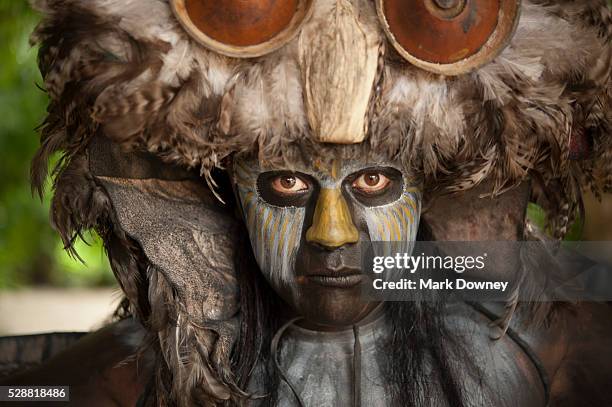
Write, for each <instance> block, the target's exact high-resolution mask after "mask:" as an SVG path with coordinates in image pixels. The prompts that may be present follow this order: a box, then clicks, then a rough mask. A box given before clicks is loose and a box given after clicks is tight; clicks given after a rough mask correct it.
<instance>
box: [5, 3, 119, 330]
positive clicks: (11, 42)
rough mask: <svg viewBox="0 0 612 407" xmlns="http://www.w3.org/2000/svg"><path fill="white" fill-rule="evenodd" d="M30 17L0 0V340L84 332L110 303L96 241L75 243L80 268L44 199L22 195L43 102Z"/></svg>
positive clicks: (20, 6) (110, 282) (109, 282)
mask: <svg viewBox="0 0 612 407" xmlns="http://www.w3.org/2000/svg"><path fill="white" fill-rule="evenodd" d="M37 20H38V17H37V16H36V14H35V13H34V12H33V11H32V10H31V9H30V7H29V6H28V2H27V1H26V0H0V38H2V41H0V61H1V62H0V151H2V158H1V159H0V179H1V181H0V335H6V334H21V333H28V332H37V331H48V330H68V331H70V330H88V329H91V328H93V327H94V326H95V325H96V324H99V323H101V322H102V321H103V320H104V318H106V317H107V315H108V314H109V313H111V312H112V310H113V308H114V304H116V302H117V299H118V294H117V293H115V289H114V287H115V279H114V277H113V275H112V273H111V271H110V267H109V265H108V261H107V260H106V258H105V256H104V253H103V250H102V247H101V244H100V240H99V239H98V238H97V236H91V235H89V236H86V240H87V244H86V243H83V242H79V243H78V244H77V251H78V253H79V255H80V256H81V257H82V258H83V260H84V264H83V263H81V262H79V261H76V260H74V259H72V258H70V257H69V256H68V255H67V254H66V253H65V252H64V251H63V250H62V242H61V240H60V239H59V237H58V236H57V234H56V233H55V232H54V231H53V230H52V229H51V227H50V226H49V198H50V194H48V193H47V194H46V195H45V197H44V199H43V200H42V201H41V200H40V199H39V198H38V197H35V196H33V194H32V192H31V190H30V186H29V165H30V164H29V161H30V159H31V157H32V156H33V154H34V152H35V151H36V149H37V147H38V134H37V132H36V130H35V128H36V127H37V126H38V125H39V124H40V123H41V122H42V120H43V117H44V114H45V109H46V103H47V96H46V94H45V93H44V92H43V91H41V90H40V89H39V88H38V86H40V85H41V83H42V80H41V78H40V73H39V72H38V68H37V65H36V52H37V51H36V49H34V48H32V47H31V46H30V45H29V42H28V37H29V35H30V33H31V32H32V30H33V28H34V26H35V25H36V22H37ZM49 189H50V185H49V186H48V187H47V191H49Z"/></svg>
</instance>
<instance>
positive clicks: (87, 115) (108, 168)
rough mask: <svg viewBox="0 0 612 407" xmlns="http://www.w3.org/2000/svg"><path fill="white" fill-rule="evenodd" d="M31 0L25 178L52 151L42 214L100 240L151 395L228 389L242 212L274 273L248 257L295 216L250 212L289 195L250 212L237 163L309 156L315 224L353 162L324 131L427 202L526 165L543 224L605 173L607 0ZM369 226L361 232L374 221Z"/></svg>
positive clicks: (233, 390)
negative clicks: (284, 218) (146, 346)
mask: <svg viewBox="0 0 612 407" xmlns="http://www.w3.org/2000/svg"><path fill="white" fill-rule="evenodd" d="M34 4H35V7H36V8H37V9H38V10H39V11H40V12H41V13H42V14H43V19H42V22H41V23H40V24H39V26H38V27H37V29H36V31H35V33H34V34H33V37H32V40H33V42H34V43H35V44H38V45H39V46H40V56H39V63H40V69H41V72H42V74H43V78H44V87H45V89H46V91H47V92H48V94H49V99H50V101H49V108H48V116H47V119H46V121H45V123H44V125H43V127H42V141H41V147H40V150H39V152H38V153H37V155H36V157H35V159H34V162H33V166H32V179H33V185H34V187H35V188H36V189H37V190H39V191H40V192H42V187H43V184H44V181H45V179H46V177H47V168H48V161H49V158H50V157H51V155H52V154H53V153H55V152H61V158H60V159H59V163H58V165H57V167H56V168H55V170H54V171H53V176H54V193H55V194H54V198H53V203H52V221H53V224H54V226H55V228H56V229H57V230H58V231H59V233H60V234H61V236H62V238H63V239H64V243H65V245H66V248H67V249H70V248H71V247H72V243H73V241H74V239H75V238H76V237H77V236H79V234H80V233H81V231H83V230H84V229H90V228H93V229H95V230H96V231H97V232H98V233H99V234H100V235H101V236H102V238H103V239H104V241H105V246H106V249H107V251H108V254H109V258H110V260H111V265H112V267H113V270H114V272H115V274H116V276H117V279H118V281H119V283H120V284H121V286H122V288H123V291H124V292H125V295H126V297H127V301H128V304H129V306H128V307H129V311H130V312H131V313H132V314H134V315H136V316H138V317H139V319H140V320H141V321H142V323H143V324H144V325H145V326H146V328H147V329H148V331H149V332H150V338H149V339H150V341H149V342H150V345H151V346H153V347H155V348H156V349H158V350H159V351H160V352H159V355H160V356H159V360H157V361H156V363H157V377H156V379H157V382H158V386H159V388H163V389H165V390H166V391H165V392H164V391H159V392H158V401H159V403H160V404H164V403H171V402H175V403H178V404H181V405H189V404H190V403H194V402H198V401H200V402H202V401H209V402H214V401H218V400H223V399H227V398H229V397H234V398H238V399H239V398H240V397H243V396H244V395H245V393H244V392H243V391H242V390H241V387H242V386H241V385H240V383H237V381H236V377H237V371H239V370H240V368H241V366H235V365H232V363H231V361H230V359H231V355H232V349H233V348H234V346H235V339H236V337H237V336H238V333H239V331H240V329H241V312H240V309H241V298H242V297H241V293H240V289H239V287H238V284H237V282H236V276H235V273H234V269H235V263H234V257H235V256H234V251H235V248H236V245H237V242H236V239H235V238H234V236H235V235H236V233H238V232H232V231H237V230H239V228H240V225H239V223H240V222H239V221H238V219H241V218H243V219H244V220H245V221H246V222H251V223H252V224H253V225H257V226H254V227H253V229H258V230H261V238H257V237H254V236H251V242H252V246H253V250H254V255H255V257H256V258H257V260H258V262H259V263H260V265H261V264H262V262H263V263H265V262H268V263H270V264H271V263H274V266H273V267H274V268H275V269H276V270H278V273H279V275H282V270H283V268H286V267H288V264H289V263H288V262H289V261H290V259H285V258H281V257H279V258H272V257H266V254H265V253H264V251H265V250H264V249H262V248H260V247H259V246H258V244H260V243H261V241H270V242H272V243H271V244H272V245H276V246H274V247H276V249H277V250H279V251H280V250H281V249H280V247H281V246H282V245H285V246H290V244H289V243H288V242H290V241H291V239H292V235H291V233H294V234H298V233H301V229H300V232H298V231H297V230H298V229H296V228H298V226H296V225H297V223H299V222H298V221H299V219H301V218H300V217H305V216H307V215H306V211H303V210H301V209H299V204H295V205H291V208H287V207H283V208H281V207H280V206H279V205H271V208H268V209H266V210H268V211H269V212H273V211H282V212H283V213H286V212H287V211H293V213H295V223H296V225H293V224H288V223H287V224H283V223H278V224H276V225H275V224H274V222H272V221H270V220H266V217H265V216H263V215H262V216H260V217H257V216H255V215H253V214H249V210H251V208H255V207H257V205H260V204H261V202H260V201H257V200H255V199H253V200H252V202H251V201H249V199H250V198H252V197H253V196H254V195H255V194H257V193H261V191H259V189H258V186H257V180H256V179H251V178H249V177H250V175H249V171H243V170H244V167H245V166H246V167H247V169H253V168H259V167H261V168H268V167H269V168H274V167H275V166H278V165H284V166H289V167H291V168H299V167H300V165H305V164H310V165H311V166H313V165H314V167H317V166H319V167H321V168H323V169H325V171H323V174H322V175H321V174H319V173H318V172H317V173H313V174H310V176H311V177H312V178H313V179H315V178H316V179H322V180H323V181H321V182H322V183H321V188H322V189H321V191H322V193H321V194H320V196H325V197H326V198H325V199H328V200H329V202H335V204H334V205H335V206H333V207H334V208H335V209H334V210H335V212H334V216H331V217H330V216H328V215H329V214H327V215H326V214H324V213H322V212H321V211H317V209H315V210H314V215H313V216H314V218H317V216H319V218H317V219H319V221H320V223H317V225H332V224H333V223H334V222H336V220H338V219H344V218H346V216H345V214H346V208H345V205H346V204H345V203H343V201H342V199H341V198H338V197H339V195H338V193H337V192H333V191H335V189H334V188H336V185H337V184H338V179H344V178H338V177H344V176H345V175H346V176H347V177H348V176H350V174H348V173H347V174H348V175H347V174H343V173H342V171H341V170H338V171H336V170H335V169H334V167H333V166H334V164H333V162H332V161H333V160H332V158H334V154H335V153H334V152H335V151H337V150H338V147H334V146H338V145H342V146H343V147H342V148H341V149H340V150H342V151H343V153H342V154H343V158H344V159H345V161H350V159H351V157H355V156H357V155H359V154H360V153H362V152H364V151H365V152H366V153H367V155H368V157H369V158H368V159H369V160H370V161H371V162H377V163H383V162H390V163H391V162H392V163H400V164H399V165H400V166H401V167H404V168H408V167H409V168H410V169H411V171H412V173H414V174H418V178H419V180H420V184H422V191H423V192H424V196H425V202H426V203H427V202H429V200H430V199H432V198H433V196H434V195H444V194H448V193H454V192H460V191H470V190H473V189H474V190H476V189H477V190H478V191H479V192H478V193H487V194H489V195H493V196H500V197H503V196H512V193H513V191H516V190H517V189H520V188H521V186H520V185H523V186H524V185H525V181H527V180H529V181H530V182H531V190H532V199H536V200H538V203H540V204H541V205H542V206H543V207H544V208H545V209H546V210H547V211H548V214H549V223H550V225H551V230H553V232H554V234H555V235H556V237H562V236H563V234H564V233H565V232H566V231H567V226H568V225H569V224H570V223H571V222H573V220H574V219H575V217H576V214H577V213H578V210H579V208H580V206H581V203H580V202H581V190H582V189H583V188H586V187H591V188H593V190H595V191H601V190H603V191H607V190H610V189H611V188H612V164H611V163H612V157H611V156H610V154H612V153H611V152H612V137H610V125H611V123H612V113H611V109H610V100H611V95H612V88H611V72H610V71H611V69H612V68H611V64H610V59H611V57H612V46H611V45H610V39H611V38H612V32H611V31H610V27H611V24H610V10H609V8H608V7H607V6H606V5H605V3H604V2H603V1H598V0H589V1H572V0H523V1H520V0H496V1H491V0H376V1H374V0H288V1H283V2H279V1H272V0H251V1H237V0H231V1H230V0H228V1H222V2H221V1H207V0H91V1H88V2H83V1H77V0H38V1H34ZM235 157H245V159H244V160H241V161H240V164H238V165H234V167H235V171H234V172H235V176H236V178H237V180H236V188H235V189H236V191H235V192H236V194H237V196H238V197H239V199H240V200H241V201H242V207H241V209H242V213H241V214H240V215H236V214H235V213H234V212H233V210H228V209H227V208H226V207H224V206H223V205H221V204H220V203H219V201H218V200H217V198H221V199H224V200H227V199H228V196H229V197H230V198H231V197H232V194H231V193H230V194H227V193H224V190H223V189H224V185H222V184H221V183H220V181H219V179H218V177H216V176H215V174H217V173H222V172H223V169H224V168H226V166H229V165H233V164H232V163H231V159H232V158H235ZM314 157H323V158H322V159H321V160H319V159H318V158H317V159H316V160H315V159H314ZM326 158H329V160H327V159H326ZM315 161H317V162H315ZM318 161H321V162H318ZM326 161H329V163H328V162H326ZM393 165H398V164H393ZM393 165H389V171H393ZM339 174H340V175H339ZM390 176H391V175H390ZM317 177H319V178H317ZM351 182H353V181H351ZM354 182H357V181H354ZM294 186H295V185H294V184H291V183H289V184H288V185H287V186H286V187H287V188H293V187H294ZM404 186H405V188H404V190H401V191H398V195H397V197H401V198H398V199H400V200H401V201H402V202H404V204H402V205H399V204H398V206H397V207H391V208H390V209H388V211H386V212H385V211H383V210H382V209H376V210H378V211H379V212H380V213H382V215H381V216H386V217H387V220H389V222H391V223H390V224H391V225H392V227H391V228H389V230H390V231H391V232H387V231H384V230H383V228H382V227H381V228H380V229H379V230H381V232H380V233H379V234H380V235H381V236H382V235H383V234H385V233H389V235H385V237H386V238H389V237H391V238H392V237H393V235H392V234H391V233H393V232H392V231H393V230H396V231H397V236H400V235H402V233H404V234H405V233H416V232H415V231H414V230H412V229H411V228H414V227H416V226H414V225H412V226H411V225H410V224H405V225H402V224H401V223H393V219H396V220H397V219H399V216H400V214H401V213H402V211H404V213H405V214H406V215H405V216H409V215H416V214H417V212H419V209H420V208H419V205H420V194H417V193H415V192H414V191H413V190H411V189H410V188H409V185H408V182H405V185H404ZM475 188H476V189H475ZM523 188H524V187H523ZM230 190H231V188H230ZM323 191H325V192H324V193H323ZM330 191H331V192H330ZM506 191H510V192H507V193H506ZM225 192H227V191H225ZM230 192H231V191H230ZM467 193H469V192H467ZM215 195H217V196H216V197H215ZM397 202H399V201H397ZM511 202H512V201H511ZM330 205H331V204H330ZM510 206H511V205H510ZM519 206H520V205H519ZM272 207H273V208H272ZM523 209H524V208H523ZM252 210H253V211H254V210H255V209H252ZM383 212H384V213H383ZM518 212H519V215H517V216H519V217H521V216H524V210H522V211H521V210H519V211H518ZM262 213H264V214H265V210H262ZM326 216H327V218H326ZM364 216H365V218H366V219H367V217H368V216H369V215H368V213H366V215H364ZM416 216H418V215H416ZM425 216H427V214H425ZM460 216H461V213H459V212H452V213H447V214H446V215H445V216H444V217H443V219H444V221H441V220H438V221H437V223H436V222H432V223H435V224H436V225H434V226H436V227H434V228H433V231H434V235H436V231H437V232H439V233H438V235H436V236H435V237H436V238H438V239H442V240H443V239H445V238H449V239H450V238H453V236H451V235H452V234H449V233H450V232H445V231H448V230H452V229H453V228H452V227H450V228H449V227H447V226H448V225H452V224H453V222H455V221H456V220H457V219H458V218H459V217H460ZM486 216H491V217H494V216H496V215H494V213H493V211H491V212H490V213H487V214H486V215H485V217H486ZM497 216H499V215H497ZM266 222H267V223H266ZM317 222H318V221H317ZM326 222H327V223H326ZM371 222H373V221H371ZM521 222H522V220H521ZM315 223H316V222H315ZM440 223H442V225H440ZM486 223H487V222H486V221H485V222H483V224H486ZM299 227H301V226H299ZM343 227H344V226H343ZM368 228H369V229H370V234H371V235H372V236H373V234H375V233H374V232H372V231H373V230H377V228H378V226H375V225H374V223H371V224H369V226H368ZM394 228H397V229H394ZM400 228H403V229H401V231H400ZM483 228H486V225H485V226H483ZM306 229H308V230H306ZM274 230H276V231H277V232H278V231H282V236H281V237H280V238H279V237H278V236H274V235H273V232H274ZM342 230H343V232H342V233H341V234H340V235H337V236H331V237H330V236H327V235H325V228H324V227H320V228H317V227H312V228H304V230H303V232H304V234H305V235H307V236H306V238H308V239H312V240H313V241H319V242H320V244H323V245H330V244H331V245H333V244H335V243H334V242H336V240H334V239H340V240H341V241H350V239H357V237H356V236H358V233H359V232H358V231H357V230H353V229H351V227H350V225H349V226H346V227H345V228H344V229H342ZM275 233H276V232H275ZM278 233H280V232H278ZM308 235H309V236H310V237H308ZM483 235H486V233H485V234H483ZM483 235H480V236H477V237H481V238H482V237H483ZM372 236H370V237H371V238H372V239H373V240H374V239H375V238H374V237H372ZM454 237H456V236H454ZM379 238H380V239H382V237H379ZM275 239H276V240H275ZM283 239H284V240H283ZM317 239H318V240H317ZM343 239H344V240H343ZM346 239H348V240H346ZM285 246H283V247H285ZM258 252H260V253H258ZM292 256H294V255H292ZM294 257H295V256H294ZM293 261H294V260H293ZM268 263H266V264H268Z"/></svg>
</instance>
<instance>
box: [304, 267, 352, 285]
mask: <svg viewBox="0 0 612 407" xmlns="http://www.w3.org/2000/svg"><path fill="white" fill-rule="evenodd" d="M303 278H304V279H305V280H306V281H308V282H310V283H313V284H317V285H320V286H323V287H332V288H351V287H354V286H356V285H358V284H359V283H361V282H362V281H363V274H361V273H360V272H359V271H358V270H355V269H348V268H342V269H338V270H329V269H328V270H317V271H316V272H314V273H312V274H308V275H306V276H304V277H303Z"/></svg>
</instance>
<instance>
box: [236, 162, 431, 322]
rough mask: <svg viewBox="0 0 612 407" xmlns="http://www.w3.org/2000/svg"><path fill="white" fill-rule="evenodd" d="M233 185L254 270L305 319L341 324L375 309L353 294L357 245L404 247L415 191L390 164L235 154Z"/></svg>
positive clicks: (416, 208)
mask: <svg viewBox="0 0 612 407" xmlns="http://www.w3.org/2000/svg"><path fill="white" fill-rule="evenodd" d="M234 182H235V184H236V188H237V191H238V196H239V199H240V202H241V205H242V211H243V214H244V219H245V221H246V225H247V229H248V232H249V237H250V240H251V245H252V247H253V250H254V253H255V258H256V259H257V262H258V264H259V267H260V268H261V271H262V272H263V274H264V275H265V277H266V279H267V280H268V281H269V282H270V284H271V285H272V287H273V288H274V290H275V291H276V292H277V293H278V294H279V295H280V296H281V297H282V298H283V299H284V300H285V301H286V302H287V303H288V304H289V305H290V306H292V307H293V308H294V310H295V311H296V313H297V314H299V315H301V316H303V317H305V318H306V319H307V320H308V321H310V322H311V323H314V324H317V325H324V326H348V325H352V324H354V323H356V322H358V321H359V320H361V319H363V318H364V317H365V316H366V315H368V314H369V312H370V311H371V310H373V309H374V308H375V307H376V305H377V304H376V303H372V302H367V301H365V300H364V299H363V298H362V295H361V285H362V284H364V283H367V278H366V275H365V274H364V272H363V271H362V265H361V262H362V259H361V248H362V245H361V243H364V242H369V241H393V242H396V243H394V245H393V246H394V249H396V250H401V251H402V252H411V251H412V248H413V244H414V241H415V238H416V233H417V229H418V223H419V215H420V205H421V193H420V189H419V187H418V186H417V184H416V182H415V180H414V179H412V178H411V177H410V175H409V174H407V173H406V172H405V171H403V170H402V168H401V166H399V165H397V164H395V163H383V164H381V163H377V164H372V163H368V162H365V160H364V162H360V161H357V160H341V159H337V160H334V161H333V162H332V163H331V164H329V165H325V166H323V165H317V164H316V163H315V164H314V165H312V166H305V165H296V166H295V167H294V168H292V169H283V168H274V169H272V168H262V167H261V166H260V165H259V164H258V162H257V160H254V159H251V160H240V159H238V160H236V162H235V163H234Z"/></svg>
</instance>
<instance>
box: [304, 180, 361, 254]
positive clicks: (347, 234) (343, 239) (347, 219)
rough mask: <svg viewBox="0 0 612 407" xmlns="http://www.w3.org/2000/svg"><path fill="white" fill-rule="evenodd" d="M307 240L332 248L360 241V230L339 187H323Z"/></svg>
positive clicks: (307, 232)
mask: <svg viewBox="0 0 612 407" xmlns="http://www.w3.org/2000/svg"><path fill="white" fill-rule="evenodd" d="M306 240H307V241H308V242H310V243H317V244H320V245H321V246H325V247H331V248H337V247H340V246H344V245H345V244H348V243H357V242H358V241H359V232H358V231H357V228H356V227H355V224H354V223H353V219H352V218H351V213H350V212H349V208H348V205H347V203H346V200H345V199H344V197H343V196H342V191H341V190H340V189H339V188H336V189H325V188H323V189H321V192H320V193H319V198H318V200H317V206H316V207H315V212H314V216H313V219H312V226H310V228H308V230H307V231H306Z"/></svg>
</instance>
